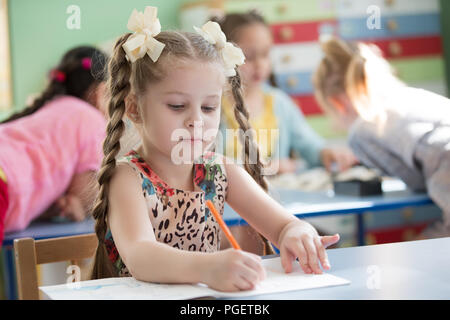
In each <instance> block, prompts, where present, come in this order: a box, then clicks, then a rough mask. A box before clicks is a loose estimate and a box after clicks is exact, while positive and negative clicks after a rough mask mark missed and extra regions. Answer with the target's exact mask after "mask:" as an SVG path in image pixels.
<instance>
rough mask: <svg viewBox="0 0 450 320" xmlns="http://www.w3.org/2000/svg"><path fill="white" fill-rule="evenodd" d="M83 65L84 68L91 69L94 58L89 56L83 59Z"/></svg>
mask: <svg viewBox="0 0 450 320" xmlns="http://www.w3.org/2000/svg"><path fill="white" fill-rule="evenodd" d="M81 66H82V67H83V69H86V70H90V69H91V66H92V59H91V58H89V57H86V58H83V59H81Z"/></svg>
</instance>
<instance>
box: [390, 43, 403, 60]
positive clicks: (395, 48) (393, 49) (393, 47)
mask: <svg viewBox="0 0 450 320" xmlns="http://www.w3.org/2000/svg"><path fill="white" fill-rule="evenodd" d="M402 52H403V50H402V46H401V45H400V43H398V42H397V41H393V42H390V43H389V53H390V54H391V55H393V56H394V57H398V56H400V55H401V54H402Z"/></svg>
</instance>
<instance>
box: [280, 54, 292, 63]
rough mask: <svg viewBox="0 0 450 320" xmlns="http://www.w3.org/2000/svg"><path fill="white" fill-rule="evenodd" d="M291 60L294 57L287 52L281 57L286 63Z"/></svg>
mask: <svg viewBox="0 0 450 320" xmlns="http://www.w3.org/2000/svg"><path fill="white" fill-rule="evenodd" d="M291 60H292V57H291V55H289V54H286V55H284V56H283V57H282V58H281V62H282V63H284V64H287V63H289V62H291Z"/></svg>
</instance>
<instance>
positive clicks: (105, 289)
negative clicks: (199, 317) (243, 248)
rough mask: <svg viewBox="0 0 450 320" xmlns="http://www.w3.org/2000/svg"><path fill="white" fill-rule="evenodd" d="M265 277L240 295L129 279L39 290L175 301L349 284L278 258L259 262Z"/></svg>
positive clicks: (58, 296)
mask: <svg viewBox="0 0 450 320" xmlns="http://www.w3.org/2000/svg"><path fill="white" fill-rule="evenodd" d="M262 263H263V266H264V268H265V269H266V274H267V277H266V279H265V280H264V281H262V282H261V283H260V284H259V285H258V286H257V288H255V289H254V290H249V291H240V292H220V291H216V290H212V289H210V288H208V287H207V286H205V285H203V284H198V285H189V284H156V283H148V282H142V281H138V280H136V279H134V278H132V277H126V278H107V279H100V280H90V281H82V282H78V283H71V284H62V285H56V286H45V287H40V288H39V289H40V290H41V291H42V292H43V293H44V294H45V295H46V296H47V297H48V298H49V299H54V300H80V299H81V300H110V299H111V300H117V299H119V300H153V299H155V300H167V299H169V300H179V299H193V298H200V297H209V296H212V297H217V298H220V297H228V298H232V297H246V296H254V295H261V294H268V293H277V292H287V291H294V290H304V289H313V288H320V287H329V286H339V285H346V284H349V283H350V281H348V280H346V279H343V278H340V277H336V276H334V275H332V274H329V273H324V274H321V275H310V274H305V273H303V271H302V270H301V268H300V266H299V265H298V263H294V264H293V272H292V273H289V274H286V273H285V272H284V270H283V267H282V266H281V261H280V258H279V257H276V258H272V259H264V260H262Z"/></svg>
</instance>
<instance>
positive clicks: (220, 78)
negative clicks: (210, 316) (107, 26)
mask: <svg viewBox="0 0 450 320" xmlns="http://www.w3.org/2000/svg"><path fill="white" fill-rule="evenodd" d="M156 10H157V9H156V8H154V7H146V9H145V11H144V13H142V12H137V11H136V10H134V11H133V13H132V15H131V17H130V19H129V22H128V28H129V29H130V30H132V31H135V32H134V33H133V34H131V33H127V34H125V35H123V36H122V37H120V38H119V39H118V40H117V42H116V44H115V48H114V53H113V56H112V57H111V60H110V62H109V72H108V74H109V80H108V89H109V94H108V96H109V97H110V101H109V106H108V108H109V109H108V110H109V115H110V118H109V122H108V126H107V137H106V139H105V142H104V153H105V157H104V160H103V164H102V168H101V170H100V172H99V176H98V182H99V185H100V186H99V190H100V191H99V195H98V198H97V202H96V204H95V207H94V210H93V215H94V217H95V219H96V227H95V230H96V233H97V236H98V239H99V246H98V248H97V252H96V258H95V264H94V269H93V274H92V277H93V278H103V277H112V276H129V275H132V276H134V277H135V278H136V279H138V280H142V281H149V282H159V283H198V282H201V283H205V284H207V285H208V286H210V287H211V288H214V289H217V290H223V291H237V290H245V289H251V288H253V287H254V286H255V284H257V283H258V282H259V281H260V280H261V279H263V278H264V276H265V274H264V269H263V268H262V266H261V261H260V257H258V256H256V255H254V254H251V253H247V252H244V251H241V250H234V249H229V250H225V251H218V249H219V232H220V228H219V225H218V223H217V221H215V219H214V217H213V216H212V214H211V213H210V212H209V209H208V208H207V207H206V206H205V201H206V200H211V201H212V202H213V203H214V205H215V207H216V208H217V209H218V211H219V212H220V214H223V207H224V203H225V201H227V202H228V203H229V204H230V205H231V206H232V207H233V208H234V209H235V210H236V211H237V212H239V213H240V214H241V215H242V217H243V218H244V219H246V220H247V221H248V222H249V224H251V225H252V226H253V227H255V228H256V229H257V230H258V231H259V232H260V233H261V234H263V235H264V236H265V237H266V238H267V239H269V240H270V241H271V242H272V243H274V244H275V245H276V246H278V247H279V248H280V250H281V257H282V263H283V266H284V268H285V270H286V272H290V271H291V270H292V263H293V262H294V260H295V259H296V258H297V257H298V258H299V261H300V265H301V266H302V268H303V270H304V271H305V272H308V273H312V272H314V273H321V272H322V271H321V269H320V266H319V261H320V263H321V264H322V266H323V267H324V268H325V269H328V268H329V264H328V262H327V257H326V252H325V248H326V247H327V246H328V245H331V244H332V243H335V242H337V241H338V239H339V236H338V235H335V236H326V237H319V236H318V234H317V232H316V231H315V229H314V228H313V227H312V226H311V225H309V224H308V223H306V222H304V221H301V220H299V219H297V218H295V217H294V216H292V215H290V214H289V213H288V212H286V210H285V209H284V208H283V207H282V206H281V205H279V204H278V203H277V202H275V201H274V200H272V198H270V197H269V196H268V195H267V194H266V193H265V191H264V189H263V188H266V187H267V186H266V184H265V180H264V179H263V177H262V176H261V163H260V162H259V161H255V163H249V162H247V163H246V164H245V169H246V170H247V171H246V170H244V169H243V168H242V167H240V166H238V165H235V164H230V162H231V161H223V160H225V159H224V158H223V157H221V156H220V155H219V154H216V153H213V152H210V151H209V150H211V149H212V147H213V144H214V140H215V138H216V135H217V132H218V131H219V122H220V112H221V97H222V93H223V90H224V89H228V90H230V91H231V95H232V96H233V97H234V101H235V104H234V107H235V108H236V109H237V112H236V114H237V116H238V117H239V119H238V122H239V123H240V124H241V127H242V129H244V131H246V130H247V129H249V128H250V126H249V124H248V113H247V110H246V109H245V106H244V104H243V99H242V95H241V81H240V77H239V73H237V72H236V68H235V67H236V65H240V64H242V63H243V60H244V58H243V55H242V52H241V51H240V49H239V48H236V47H234V46H233V45H232V44H231V43H228V42H226V38H225V35H224V34H223V33H222V32H221V30H220V27H219V25H218V24H216V23H213V22H209V23H207V24H206V25H204V26H203V27H202V29H197V30H198V31H197V32H198V34H197V33H193V32H177V31H170V32H160V28H161V25H160V23H159V20H158V19H157V17H156ZM125 116H126V117H127V118H129V119H130V120H131V121H132V122H133V124H134V125H135V126H136V129H137V131H138V132H139V135H140V138H141V141H142V145H141V146H140V147H139V148H137V149H136V150H131V151H130V152H128V153H127V155H126V156H125V157H121V158H119V159H118V160H117V161H116V156H117V155H118V153H119V151H120V148H121V145H120V138H121V136H122V134H123V132H124V128H125V124H124V117H125ZM246 142H247V143H246V145H247V146H249V148H250V149H255V148H256V145H255V143H254V141H253V140H252V139H247V141H246ZM180 148H181V149H182V153H183V159H182V160H183V161H179V160H180V159H179V158H178V155H179V149H180ZM249 148H247V150H245V153H246V154H249ZM192 149H194V151H193V152H191V151H192ZM196 149H197V152H196ZM198 150H199V151H198ZM257 160H259V158H257ZM248 172H249V173H250V174H249V173H248ZM249 199H252V201H248V200H249Z"/></svg>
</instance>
